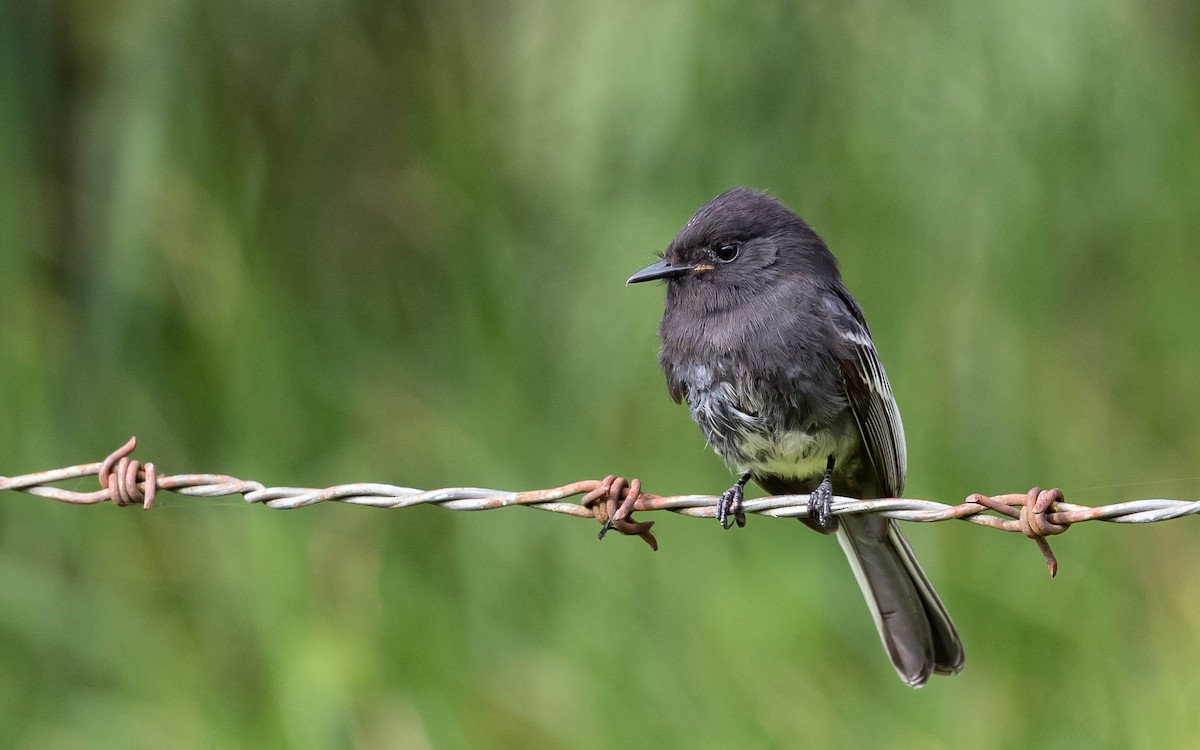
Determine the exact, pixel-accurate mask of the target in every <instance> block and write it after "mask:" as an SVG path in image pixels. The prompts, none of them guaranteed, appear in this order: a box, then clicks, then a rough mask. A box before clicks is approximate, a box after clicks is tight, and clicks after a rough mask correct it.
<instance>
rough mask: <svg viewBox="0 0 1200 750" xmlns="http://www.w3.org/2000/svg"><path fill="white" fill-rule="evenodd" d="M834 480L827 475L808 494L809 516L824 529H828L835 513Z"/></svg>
mask: <svg viewBox="0 0 1200 750" xmlns="http://www.w3.org/2000/svg"><path fill="white" fill-rule="evenodd" d="M832 508H833V482H831V481H830V480H829V477H828V476H826V477H825V479H823V480H822V481H821V483H820V484H818V485H817V488H816V489H815V490H813V491H812V494H811V495H809V496H808V517H809V518H811V519H812V520H813V522H814V523H816V524H817V526H820V527H821V528H822V529H828V528H829V527H830V525H831V523H832V519H833V514H832V513H831V510H832Z"/></svg>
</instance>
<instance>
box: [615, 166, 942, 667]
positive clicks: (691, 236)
mask: <svg viewBox="0 0 1200 750" xmlns="http://www.w3.org/2000/svg"><path fill="white" fill-rule="evenodd" d="M659 258H660V259H659V261H658V262H656V263H653V264H651V265H649V266H647V267H646V268H643V269H642V270H640V271H638V272H637V273H635V274H633V275H632V276H630V277H629V280H628V282H627V284H636V283H642V282H647V281H652V280H662V281H664V282H665V285H666V306H665V310H664V313H663V318H662V323H661V325H660V327H659V339H660V343H661V349H660V352H659V357H658V361H659V364H660V365H661V367H662V370H663V373H664V374H665V376H666V381H667V387H668V390H669V391H670V395H671V397H672V398H673V399H674V400H675V402H676V403H683V402H686V404H687V407H688V410H689V411H690V413H691V417H692V419H693V420H694V421H695V422H696V423H697V424H698V425H699V427H700V430H701V431H702V432H703V433H704V437H705V439H706V440H707V441H708V444H709V445H710V446H712V448H713V449H714V450H715V451H716V453H717V454H718V455H719V456H720V457H721V458H722V459H723V460H724V462H725V463H726V465H727V466H728V467H729V468H731V469H733V470H734V471H736V472H737V473H738V479H737V481H736V482H735V483H734V484H733V486H732V487H730V488H729V489H728V490H726V491H725V492H724V493H723V494H722V495H721V497H720V500H719V502H718V504H717V508H716V516H717V519H718V521H719V522H720V524H721V526H722V527H723V528H726V529H728V528H730V527H731V526H732V525H733V524H735V523H736V524H737V525H738V526H744V525H745V522H746V520H745V513H744V511H743V508H742V505H743V498H744V488H745V486H746V484H747V483H748V482H750V481H751V480H753V481H754V482H755V483H756V484H757V485H758V486H760V487H761V488H762V489H763V490H765V491H766V492H768V493H770V494H772V495H785V494H787V495H803V494H807V495H809V502H808V511H809V512H808V516H809V517H808V518H806V519H801V520H803V521H804V522H805V523H806V524H807V525H808V526H810V527H811V528H813V529H815V530H817V531H819V532H822V533H824V534H836V535H837V538H838V541H839V542H840V543H841V547H842V549H843V550H844V552H845V554H846V557H847V559H848V560H849V562H850V566H851V568H852V569H853V572H854V575H855V578H856V579H857V581H858V584H859V586H860V588H861V589H862V592H863V595H864V598H865V599H866V602H867V605H868V608H869V609H870V611H871V615H872V617H873V619H874V622H875V626H876V629H877V630H878V632H879V637H880V639H881V640H882V641H883V646H884V649H885V651H886V652H887V655H888V657H889V658H890V659H891V662H892V665H893V666H894V667H895V670H896V672H897V674H898V675H899V676H900V678H901V679H902V680H903V681H904V682H905V683H906V684H908V685H910V686H912V687H921V686H922V685H924V684H925V683H926V681H927V680H928V679H929V677H930V675H931V674H956V673H958V672H960V671H961V670H962V667H963V661H964V654H963V646H962V641H961V639H960V638H959V635H958V631H957V630H956V628H955V626H954V623H953V622H952V621H951V619H950V616H949V614H948V613H947V611H946V608H945V606H943V604H942V602H941V600H940V599H939V598H938V595H937V593H936V592H935V591H934V589H933V586H932V585H931V584H930V582H929V579H928V577H927V576H926V575H925V572H924V571H923V570H922V569H921V566H920V563H918V561H917V558H916V555H915V554H914V553H913V550H912V547H911V546H909V543H908V541H907V540H906V539H905V538H904V534H903V533H902V532H901V530H900V527H899V525H898V524H897V523H896V521H895V520H893V519H890V518H885V517H883V516H880V515H876V514H842V515H839V516H833V515H831V513H830V509H831V505H832V499H833V496H834V494H835V492H836V493H837V494H838V495H841V496H850V497H857V498H862V499H870V498H881V497H900V496H901V493H902V492H903V490H904V480H905V473H906V470H907V459H906V453H905V442H904V427H903V425H902V423H901V421H900V412H899V409H898V407H897V406H896V400H895V398H894V397H893V395H892V388H891V384H890V383H889V382H888V379H887V375H886V374H885V373H884V369H883V365H882V364H881V363H880V360H879V355H878V352H877V351H876V348H875V344H874V341H873V339H872V338H871V332H870V330H869V329H868V327H867V322H866V318H865V317H864V315H863V311H862V308H861V307H860V306H859V304H858V302H857V301H855V299H854V297H853V296H851V294H850V292H849V290H847V288H846V286H845V284H844V283H843V281H842V277H841V273H840V271H839V269H838V264H837V261H836V260H835V258H834V256H833V254H832V253H831V252H830V251H829V248H828V247H827V246H826V244H825V242H824V240H822V239H821V237H820V236H818V235H817V233H816V232H815V231H814V230H813V229H812V227H810V226H809V225H808V224H807V223H806V222H805V221H804V220H803V219H801V218H800V217H799V216H797V215H796V214H795V213H794V212H793V211H792V210H791V209H789V208H788V207H787V206H786V205H784V204H783V203H782V202H780V201H779V200H777V199H776V198H774V197H772V196H771V195H769V194H767V193H764V192H761V191H758V190H754V189H751V188H746V187H738V188H734V189H732V190H729V191H727V192H724V193H722V194H721V195H718V196H717V197H715V198H713V199H712V200H710V201H708V202H707V203H705V204H704V205H702V206H701V207H700V208H699V209H698V210H697V211H696V213H695V215H694V216H692V218H691V219H690V220H688V222H687V223H686V224H685V225H684V226H683V228H682V229H681V230H680V231H679V233H678V234H677V235H676V236H675V238H674V239H673V240H671V242H670V244H669V245H668V246H667V248H666V250H665V252H663V253H661V254H660V256H659Z"/></svg>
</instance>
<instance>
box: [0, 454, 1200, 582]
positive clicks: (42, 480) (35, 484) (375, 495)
mask: <svg viewBox="0 0 1200 750" xmlns="http://www.w3.org/2000/svg"><path fill="white" fill-rule="evenodd" d="M136 447H137V440H136V439H135V438H130V439H129V441H128V442H127V443H125V445H123V446H121V447H120V448H118V449H117V450H115V451H113V452H112V453H111V454H109V456H108V457H107V458H105V459H104V460H103V461H100V462H97V463H91V464H80V465H78V466H71V467H68V468H65V469H53V470H51V471H42V472H38V473H36V474H25V475H23V476H17V477H2V476H0V491H3V490H15V491H18V492H24V493H26V494H29V495H36V496H38V497H46V498H50V499H52V500H58V501H60V502H64V503H72V504H76V505H95V504H97V503H104V502H111V503H113V504H114V505H117V506H126V505H141V506H142V507H143V508H150V507H152V506H153V505H154V500H155V496H156V494H157V493H158V492H160V491H164V490H165V491H168V492H172V493H175V494H178V495H183V496H187V497H224V496H229V495H241V496H242V497H243V498H244V499H245V500H246V502H249V503H261V504H263V505H265V506H267V507H268V508H277V509H288V508H302V507H304V506H307V505H315V504H317V503H321V502H339V503H349V504H351V505H368V506H372V507H376V508H408V507H412V506H414V505H439V506H441V507H443V508H448V509H450V510H492V509H495V508H506V507H509V506H513V505H525V506H529V507H531V508H537V509H539V510H548V511H552V512H554V513H562V514H564V515H570V516H577V517H580V518H593V519H595V520H596V521H598V522H600V524H601V526H600V535H599V536H600V538H601V539H603V538H604V535H605V534H606V533H607V532H608V531H610V530H616V531H617V532H619V533H621V534H626V535H631V536H639V537H641V538H642V539H643V540H644V541H645V542H646V543H647V544H649V545H650V547H651V549H658V541H657V540H656V539H655V538H654V535H653V534H652V533H650V528H651V527H652V526H653V525H654V522H653V521H642V522H639V521H635V520H634V518H633V514H634V513H635V512H638V513H644V512H649V511H656V510H669V511H671V512H673V513H677V514H679V515H685V516H693V517H698V518H714V517H715V516H716V504H717V499H718V498H717V497H715V496H713V495H671V496H662V495H652V494H650V493H648V492H642V486H641V482H639V481H638V480H637V479H634V480H631V481H627V480H626V479H625V478H623V477H618V476H616V475H609V476H607V477H605V478H604V479H601V480H595V479H590V480H585V481H581V482H574V483H573V484H566V485H563V486H562V487H553V488H551V489H546V490H530V491H527V492H506V491H503V490H493V489H486V488H482V487H449V488H445V489H440V490H419V489H414V488H411V487H397V486H395V485H391V484H365V483H363V484H342V485H336V486H333V487H326V488H324V489H311V488H303V487H267V486H265V485H263V484H262V483H261V482H255V481H246V480H242V479H238V478H236V477H231V476H227V475H224V474H175V475H169V476H160V475H159V474H158V472H157V471H156V469H155V467H154V464H152V463H145V464H143V463H141V462H140V461H138V460H137V459H133V458H130V455H131V454H132V453H133V450H134V449H135V448H136ZM88 476H94V477H96V478H97V479H98V480H99V482H100V487H101V489H99V490H97V491H94V492H76V491H73V490H67V489H63V488H61V487H55V486H53V485H54V484H55V483H57V482H63V481H66V480H70V479H80V478H82V477H88ZM577 495H582V496H583V497H582V498H581V499H580V502H566V499H567V498H570V497H575V496H577ZM833 500H834V502H833V506H832V510H831V512H832V514H833V515H835V516H838V515H846V514H853V513H879V514H882V515H884V516H887V517H889V518H895V519H897V520H900V521H914V522H921V523H929V522H933V521H948V520H951V519H959V520H963V521H968V522H970V523H974V524H978V525H981V526H988V527H991V528H994V529H1002V530H1004V531H1012V532H1020V533H1022V534H1024V535H1025V536H1027V537H1029V538H1030V539H1032V540H1033V541H1034V542H1036V543H1037V545H1038V549H1039V550H1041V552H1042V555H1043V556H1044V557H1045V559H1046V565H1047V566H1048V567H1049V568H1050V575H1052V576H1053V575H1054V574H1055V573H1057V572H1058V561H1057V560H1056V559H1055V557H1054V553H1053V552H1051V551H1050V545H1049V543H1048V542H1047V541H1046V538H1047V537H1050V536H1054V535H1055V534H1061V533H1063V532H1064V531H1066V530H1067V527H1068V526H1070V525H1071V524H1074V523H1082V522H1084V521H1110V522H1113V523H1153V522H1156V521H1169V520H1171V519H1175V518H1182V517H1183V516H1191V515H1197V514H1200V501H1185V500H1163V499H1155V500H1131V501H1128V502H1123V503H1115V504H1112V505H1102V506H1096V507H1092V506H1088V505H1072V504H1070V503H1067V502H1064V500H1063V493H1062V491H1061V490H1058V489H1051V490H1043V489H1040V488H1038V487H1034V488H1033V489H1031V490H1029V491H1028V492H1026V493H1017V494H1009V495H992V496H988V495H980V494H975V495H971V496H970V497H968V498H967V499H966V502H963V503H960V504H959V505H945V504H943V503H938V502H934V501H932V500H912V499H906V498H882V499H878V500H858V499H855V498H847V497H835V498H834V499H833ZM743 509H744V510H745V512H746V513H754V514H757V515H760V516H771V517H775V518H807V517H808V496H807V495H776V496H773V497H763V498H758V499H755V500H747V501H745V503H744V505H743ZM989 511H990V512H989ZM995 514H999V515H995Z"/></svg>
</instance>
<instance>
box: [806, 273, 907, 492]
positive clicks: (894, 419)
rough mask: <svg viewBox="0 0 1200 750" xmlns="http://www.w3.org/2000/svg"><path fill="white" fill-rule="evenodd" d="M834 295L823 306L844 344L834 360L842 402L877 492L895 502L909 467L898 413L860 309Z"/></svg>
mask: <svg viewBox="0 0 1200 750" xmlns="http://www.w3.org/2000/svg"><path fill="white" fill-rule="evenodd" d="M834 292H835V294H834V295H833V296H830V297H828V298H827V302H826V304H827V305H829V306H830V307H831V308H833V312H834V315H833V323H834V328H835V330H836V332H837V334H838V335H839V336H840V337H841V338H842V340H843V341H844V342H845V344H846V349H845V350H844V351H845V352H846V356H842V357H840V358H839V363H840V366H841V371H842V384H843V386H844V388H845V390H846V399H847V401H849V403H850V408H851V410H852V411H853V412H854V417H855V419H856V420H857V421H858V427H859V430H860V431H861V432H862V437H863V442H864V443H865V445H866V448H867V456H868V457H869V458H870V460H871V463H872V465H873V466H874V468H875V473H876V476H877V477H878V478H879V483H880V487H879V489H880V490H881V491H882V492H883V493H884V494H885V495H886V496H887V497H899V496H900V494H901V493H902V492H904V476H905V472H906V470H907V462H908V459H907V456H906V454H905V448H904V425H903V424H902V423H901V422H900V410H899V409H898V408H897V406H896V399H895V397H894V396H893V395H892V385H891V383H889V382H888V379H887V373H885V372H884V370H883V364H882V363H881V362H880V361H879V354H878V353H877V352H876V351H875V344H874V342H873V341H872V340H871V332H870V330H869V329H868V328H867V321H866V319H865V318H864V316H863V312H862V308H860V307H859V306H858V303H857V302H855V301H854V298H853V297H851V296H850V294H849V292H847V291H846V290H845V289H842V288H840V287H839V288H837V289H835V290H834Z"/></svg>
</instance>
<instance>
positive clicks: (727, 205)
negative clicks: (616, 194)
mask: <svg viewBox="0 0 1200 750" xmlns="http://www.w3.org/2000/svg"><path fill="white" fill-rule="evenodd" d="M814 266H826V267H827V268H828V269H830V270H832V272H833V274H834V275H835V276H836V274H837V270H836V268H837V267H836V263H835V262H834V260H833V256H832V255H830V254H829V251H828V250H827V249H826V248H825V243H824V242H822V241H821V238H820V237H818V236H817V234H816V233H815V232H813V230H812V229H811V228H810V227H809V226H808V225H807V224H805V223H804V221H803V220H802V219H801V218H800V217H799V216H797V215H796V214H794V213H792V211H791V210H790V209H788V207H787V206H785V205H783V204H782V203H780V202H779V201H777V200H775V199H774V198H772V197H771V196H769V195H767V194H765V193H761V192H758V191H757V190H751V189H750V188H734V189H733V190H729V191H727V192H725V193H722V194H721V195H718V196H717V197H716V198H713V199H712V200H710V201H709V202H708V203H705V204H704V205H703V206H701V207H700V209H699V210H698V211H696V214H695V215H694V216H693V217H692V218H691V219H690V220H689V221H688V223H687V224H685V225H684V227H683V229H681V230H679V234H677V235H675V239H673V240H671V244H670V245H668V246H667V249H666V251H665V252H664V253H662V255H661V260H659V261H658V262H657V263H653V264H651V265H649V266H647V267H645V268H643V269H642V270H640V271H638V272H637V273H635V274H634V275H633V276H630V277H629V281H627V282H626V283H628V284H636V283H639V282H642V281H652V280H655V279H663V280H665V281H666V282H667V286H668V299H670V297H671V296H672V295H674V294H679V293H685V292H686V293H690V294H696V295H699V296H701V297H702V298H706V300H705V301H706V302H708V303H709V304H708V305H706V306H712V305H713V304H714V303H715V304H717V306H720V304H719V303H720V301H721V300H722V299H724V298H726V297H728V296H730V295H731V294H745V293H750V294H753V293H756V292H762V291H765V290H767V289H769V288H770V287H771V286H772V285H773V284H774V283H775V282H776V280H777V279H778V278H780V277H781V276H782V274H783V272H784V271H785V270H786V269H789V268H796V269H797V272H800V271H808V272H814V271H818V269H817V268H815V267H814ZM820 270H824V269H820Z"/></svg>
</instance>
